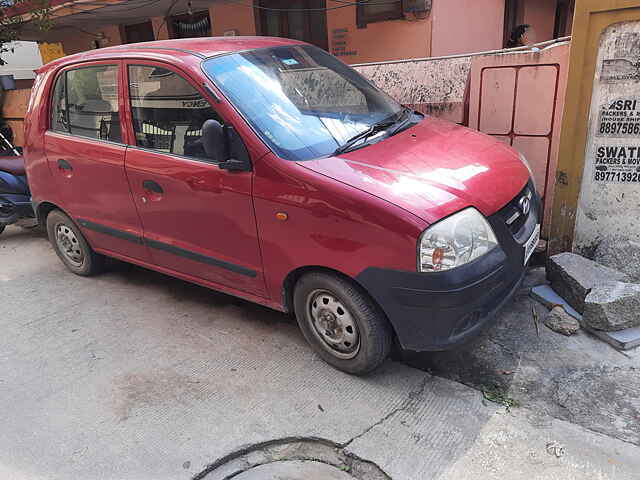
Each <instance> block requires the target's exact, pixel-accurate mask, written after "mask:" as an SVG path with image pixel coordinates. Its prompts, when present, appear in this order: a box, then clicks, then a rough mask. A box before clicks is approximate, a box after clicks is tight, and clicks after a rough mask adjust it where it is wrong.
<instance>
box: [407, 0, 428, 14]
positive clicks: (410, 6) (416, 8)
mask: <svg viewBox="0 0 640 480" xmlns="http://www.w3.org/2000/svg"><path fill="white" fill-rule="evenodd" d="M431 3H432V0H402V11H403V13H405V14H407V13H429V12H430V11H431Z"/></svg>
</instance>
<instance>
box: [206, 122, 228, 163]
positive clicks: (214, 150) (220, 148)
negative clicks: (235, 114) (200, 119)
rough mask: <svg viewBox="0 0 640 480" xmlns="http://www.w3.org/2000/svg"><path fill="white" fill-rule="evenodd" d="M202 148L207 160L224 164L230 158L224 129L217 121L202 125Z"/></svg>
mask: <svg viewBox="0 0 640 480" xmlns="http://www.w3.org/2000/svg"><path fill="white" fill-rule="evenodd" d="M202 147H203V148H204V153H205V154H206V156H207V158H209V159H211V160H213V161H214V162H216V163H224V162H225V161H227V159H228V158H229V154H228V153H227V142H226V139H225V135H224V127H223V126H222V124H221V123H220V122H218V121H216V120H207V121H205V122H204V123H203V124H202Z"/></svg>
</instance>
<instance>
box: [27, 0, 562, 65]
mask: <svg viewBox="0 0 640 480" xmlns="http://www.w3.org/2000/svg"><path fill="white" fill-rule="evenodd" d="M573 1H574V0H397V1H393V0H369V1H368V2H364V1H345V0H253V1H252V0H124V1H123V0H102V1H100V2H96V1H84V0H76V1H73V2H69V1H68V0H51V4H52V6H53V15H54V27H53V28H52V29H51V30H48V31H47V32H38V31H35V30H30V29H29V28H27V29H26V30H25V39H29V40H38V41H45V42H49V43H52V42H53V43H60V44H61V47H62V48H61V50H62V51H63V52H64V53H65V54H71V53H76V52H80V51H84V50H89V49H94V48H101V47H104V46H111V45H119V44H123V43H133V42H140V41H149V40H162V39H169V38H182V37H195V36H219V35H268V36H282V37H289V38H295V39H299V40H304V41H307V42H309V43H313V44H315V45H318V46H319V47H321V48H324V49H326V50H328V51H330V52H331V53H333V54H334V55H336V56H338V57H340V58H341V59H342V60H343V61H345V62H346V63H349V64H359V63H368V62H383V61H389V60H398V59H407V58H425V57H432V56H445V55H455V54H465V53H470V52H477V51H484V50H494V49H500V48H503V47H505V46H506V43H507V40H508V37H509V35H510V32H511V31H512V30H513V28H514V27H515V26H517V25H519V24H530V25H531V26H533V28H534V31H535V38H536V40H537V41H545V40H550V39H552V38H557V37H562V36H564V35H566V34H568V33H569V32H570V29H571V19H572V10H573Z"/></svg>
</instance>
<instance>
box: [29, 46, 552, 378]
mask: <svg viewBox="0 0 640 480" xmlns="http://www.w3.org/2000/svg"><path fill="white" fill-rule="evenodd" d="M26 138H27V143H26V145H25V148H24V157H25V161H26V166H27V176H28V180H29V183H30V186H31V191H32V194H33V203H34V208H35V210H36V212H37V216H38V219H39V221H40V222H41V224H43V225H46V227H47V231H48V234H49V238H50V240H51V243H52V244H53V246H54V248H55V250H56V252H57V254H58V256H59V257H60V259H61V260H62V261H63V262H64V264H65V265H66V266H67V267H68V268H69V269H70V270H71V271H72V272H74V273H76V274H79V275H91V274H94V273H96V272H98V271H99V270H100V267H101V266H102V264H103V261H104V258H105V256H109V257H114V258H117V259H120V260H124V261H126V262H131V263H134V264H138V265H141V266H143V267H147V268H150V269H153V270H157V271H159V272H163V273H166V274H169V275H173V276H176V277H179V278H181V279H184V280H188V281H190V282H194V283H198V284H200V285H204V286H207V287H210V288H213V289H216V290H220V291H223V292H227V293H229V294H232V295H236V296H238V297H242V298H245V299H247V300H250V301H253V302H256V303H260V304H262V305H266V306H269V307H272V308H274V309H277V310H281V311H284V312H295V315H296V317H297V320H298V323H299V325H300V328H301V329H302V332H303V333H304V336H305V337H306V339H307V340H308V341H309V343H310V344H311V345H312V346H313V347H314V348H315V350H316V351H317V352H318V354H319V355H320V356H321V357H322V358H323V359H325V360H326V361H327V362H329V363H330V364H332V365H333V366H335V367H337V368H339V369H341V370H344V371H346V372H350V373H355V374H361V373H365V372H368V371H371V370H372V369H374V368H375V367H376V366H378V365H379V364H380V363H381V362H382V361H383V360H384V359H385V357H386V356H387V354H388V353H389V350H390V348H391V345H392V343H393V341H394V338H395V339H397V342H398V343H399V345H400V346H401V347H402V348H404V349H408V350H417V351H424V350H443V349H448V348H450V347H452V346H454V345H457V344H459V343H462V342H464V341H465V340H467V339H469V338H472V337H473V336H474V335H476V334H477V333H478V332H479V331H480V330H481V329H482V328H483V327H485V326H486V325H487V324H488V323H489V322H490V320H491V318H492V317H494V316H495V315H494V314H495V312H496V310H497V309H498V308H499V307H500V306H501V305H503V304H504V303H505V302H506V301H507V299H508V298H509V297H510V295H511V294H512V293H513V292H514V291H515V290H516V289H517V287H518V285H519V283H520V281H521V279H522V277H523V275H524V272H525V267H526V264H527V262H528V260H529V257H530V255H531V253H532V251H533V249H534V247H535V245H536V244H537V242H538V238H539V232H540V228H539V223H538V222H539V211H540V205H539V198H538V195H537V193H536V191H535V186H534V185H533V183H532V179H531V171H530V169H529V168H528V165H527V163H526V160H525V159H524V158H523V157H522V156H520V155H519V154H518V153H517V152H516V151H514V150H512V149H511V148H510V147H509V146H507V145H505V144H504V143H501V142H499V141H497V140H495V139H493V138H491V137H488V136H485V135H482V134H480V133H478V132H475V131H472V130H469V129H466V128H464V127H461V126H458V125H454V124H451V123H447V122H444V121H440V120H437V119H435V118H431V117H428V116H424V115H422V114H420V113H417V112H414V111H412V110H410V109H408V108H406V107H403V106H401V105H399V104H398V103H397V102H396V101H394V100H393V99H391V98H390V97H389V96H387V95H386V94H384V93H383V92H381V91H380V90H379V89H378V88H376V87H375V86H374V85H372V84H371V83H370V82H369V81H367V80H366V79H364V78H363V77H362V76H360V75H359V74H358V73H357V72H355V71H354V70H352V69H351V68H349V67H348V66H346V65H344V64H343V63H341V62H340V61H339V60H337V59H336V58H334V57H333V56H331V55H329V54H328V53H326V52H324V51H323V50H321V49H319V48H316V47H314V46H311V45H308V44H305V43H303V42H298V41H293V40H286V39H280V38H264V37H244V38H243V37H235V38H230V37H221V38H200V39H184V40H169V41H158V42H149V43H144V44H133V45H122V46H118V47H111V48H104V49H100V50H95V51H91V52H86V53H81V54H77V55H71V56H68V57H64V58H62V59H59V60H56V61H54V62H52V63H49V64H47V65H45V66H44V67H42V68H41V69H40V70H39V71H38V75H37V80H36V82H35V85H34V87H33V93H32V95H31V100H30V103H29V107H28V113H27V118H26Z"/></svg>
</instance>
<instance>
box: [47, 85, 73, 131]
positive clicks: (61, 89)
mask: <svg viewBox="0 0 640 480" xmlns="http://www.w3.org/2000/svg"><path fill="white" fill-rule="evenodd" d="M66 80H67V75H66V73H62V74H61V75H59V76H58V78H57V79H56V86H55V87H54V89H53V98H52V99H51V130H54V131H56V132H68V131H69V126H68V122H67V93H66V83H67V82H66Z"/></svg>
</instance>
